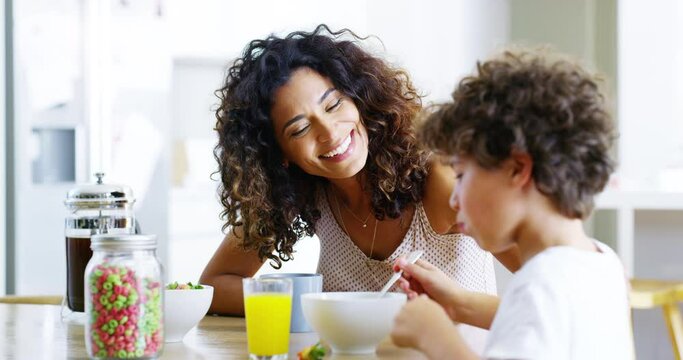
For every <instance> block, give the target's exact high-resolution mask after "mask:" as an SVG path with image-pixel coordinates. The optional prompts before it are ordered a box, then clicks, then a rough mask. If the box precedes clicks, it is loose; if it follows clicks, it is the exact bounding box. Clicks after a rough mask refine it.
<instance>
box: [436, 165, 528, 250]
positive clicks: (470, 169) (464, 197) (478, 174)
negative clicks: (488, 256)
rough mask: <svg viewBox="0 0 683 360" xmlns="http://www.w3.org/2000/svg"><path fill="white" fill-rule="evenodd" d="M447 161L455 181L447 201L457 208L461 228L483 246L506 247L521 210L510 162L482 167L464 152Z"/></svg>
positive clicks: (502, 248) (509, 242) (487, 247)
mask: <svg viewBox="0 0 683 360" xmlns="http://www.w3.org/2000/svg"><path fill="white" fill-rule="evenodd" d="M450 163H451V166H452V167H453V170H454V171H455V177H456V182H455V185H454V187H453V191H452V192H451V198H450V201H449V203H450V206H451V208H453V210H455V211H457V212H458V223H459V225H460V227H461V231H462V232H463V233H465V234H467V235H470V236H472V237H473V238H474V239H475V240H476V241H477V243H478V244H479V246H480V247H481V248H482V249H484V250H487V251H490V252H492V253H497V252H500V251H505V250H507V249H508V248H509V247H510V246H512V245H513V244H514V243H513V241H512V239H513V237H514V232H515V228H516V227H517V224H518V223H519V220H520V218H521V213H522V211H523V209H522V208H521V207H523V206H521V205H520V204H521V203H520V201H519V199H516V197H517V196H518V195H517V194H518V192H517V191H516V190H517V189H518V187H516V186H515V184H514V182H513V179H512V177H513V176H514V169H513V166H514V164H512V161H506V162H504V163H503V164H501V166H500V167H499V168H495V169H485V168H483V167H481V166H480V165H479V164H478V163H477V162H476V161H475V160H474V159H472V158H470V157H467V156H454V157H452V158H451V161H450ZM515 200H517V201H515Z"/></svg>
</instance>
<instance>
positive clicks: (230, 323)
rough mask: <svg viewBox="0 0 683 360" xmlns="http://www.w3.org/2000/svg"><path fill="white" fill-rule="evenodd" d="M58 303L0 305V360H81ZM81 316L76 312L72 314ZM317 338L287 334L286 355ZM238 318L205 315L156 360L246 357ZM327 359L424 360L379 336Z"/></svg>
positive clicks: (76, 332) (73, 327)
mask: <svg viewBox="0 0 683 360" xmlns="http://www.w3.org/2000/svg"><path fill="white" fill-rule="evenodd" d="M60 309H61V307H60V306H56V305H24V304H21V305H19V304H0V359H32V360H38V359H50V360H51V359H87V353H86V351H85V339H84V336H83V332H84V326H83V323H82V322H80V321H76V320H74V319H73V318H72V319H71V320H66V321H62V319H61V316H60ZM78 315H81V314H78ZM317 340H318V336H317V335H316V334H315V333H302V334H291V336H290V342H289V349H290V351H289V355H290V356H289V358H290V359H296V352H298V351H299V350H301V349H302V348H303V347H305V346H308V345H311V344H314V343H315V342H316V341H317ZM247 358H248V353H247V334H246V328H245V326H244V319H243V318H231V317H219V316H207V317H205V318H204V319H202V321H201V322H200V323H199V325H198V326H197V327H196V328H194V329H192V330H190V332H189V333H188V334H187V335H186V336H185V338H184V339H183V342H179V343H167V344H165V347H164V351H163V353H162V355H161V359H247ZM327 358H329V359H339V360H342V359H353V360H360V359H424V357H423V356H422V355H421V354H420V353H418V352H415V351H413V350H409V349H400V348H397V347H396V346H394V345H393V344H392V343H391V341H390V340H389V339H388V338H387V339H385V340H384V341H383V342H382V343H381V344H380V346H379V348H378V349H377V353H376V354H373V355H363V356H344V355H334V354H332V355H330V356H328V357H327Z"/></svg>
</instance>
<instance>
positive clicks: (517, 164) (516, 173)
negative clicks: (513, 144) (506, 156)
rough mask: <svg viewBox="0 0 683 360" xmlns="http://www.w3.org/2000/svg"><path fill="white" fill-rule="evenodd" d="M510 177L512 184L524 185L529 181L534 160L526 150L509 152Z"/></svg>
mask: <svg viewBox="0 0 683 360" xmlns="http://www.w3.org/2000/svg"><path fill="white" fill-rule="evenodd" d="M510 162H511V172H510V176H511V177H510V178H511V180H512V182H513V183H514V184H517V185H522V186H524V185H526V184H528V183H529V182H530V181H531V175H532V172H533V169H534V162H533V160H532V159H531V156H530V155H529V153H527V152H523V151H516V150H513V151H512V153H511V154H510Z"/></svg>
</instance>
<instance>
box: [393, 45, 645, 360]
mask: <svg viewBox="0 0 683 360" xmlns="http://www.w3.org/2000/svg"><path fill="white" fill-rule="evenodd" d="M549 55H550V54H540V53H534V52H529V51H519V52H506V53H504V54H503V55H502V56H500V57H498V58H496V59H493V60H490V61H488V62H485V63H483V64H479V65H478V67H477V74H476V75H474V76H471V77H467V78H465V79H464V80H463V81H462V82H461V83H460V85H459V86H458V88H457V89H456V90H455V92H454V93H453V103H450V104H447V105H444V106H442V107H441V108H440V109H439V110H438V111H436V112H435V113H433V114H432V115H430V116H429V118H428V119H427V120H426V122H425V123H424V124H423V126H422V128H421V132H420V136H421V138H422V140H423V141H424V142H425V143H426V145H427V146H428V147H430V148H432V149H434V150H435V151H436V152H437V153H441V154H442V155H445V156H446V158H447V159H448V161H449V163H450V164H451V165H452V167H453V169H454V171H455V174H456V178H457V182H456V185H455V187H454V188H453V192H452V195H451V199H450V205H451V207H452V208H453V209H455V210H457V211H458V221H459V225H460V226H461V231H462V232H465V233H467V234H468V235H471V236H472V237H474V238H475V239H476V240H477V242H478V244H479V246H480V247H482V248H483V249H484V250H488V251H490V252H492V253H497V252H501V251H505V250H508V249H510V248H511V247H513V246H514V245H515V244H516V245H517V247H518V249H519V251H520V255H521V260H522V263H523V265H522V268H521V269H520V270H519V271H517V272H516V273H515V275H514V277H513V279H512V280H511V282H510V284H509V285H508V289H507V291H506V293H505V294H504V296H503V297H502V300H501V301H500V303H499V302H498V299H497V298H495V297H492V296H489V295H485V294H478V293H473V292H468V291H466V290H464V289H462V288H457V287H455V286H454V285H453V283H452V282H451V281H448V279H447V278H446V277H445V276H444V275H443V274H442V273H441V272H440V271H439V270H438V269H436V268H435V267H433V266H432V265H430V264H428V263H426V262H424V261H418V262H417V263H416V264H414V265H409V264H406V263H405V261H403V260H401V261H399V262H398V263H397V265H396V268H397V269H398V268H401V269H403V270H404V273H403V274H404V277H403V278H402V279H401V287H402V288H403V290H404V291H405V292H406V293H407V294H408V296H409V298H410V299H412V300H411V301H409V302H408V303H407V304H406V306H405V307H404V308H403V309H402V311H401V313H400V314H399V315H398V316H397V318H396V320H395V324H394V329H393V331H392V335H391V336H392V339H393V341H394V342H395V343H396V344H397V345H399V346H410V347H414V348H417V349H418V350H421V351H422V352H424V353H425V354H426V355H427V356H428V357H429V358H431V359H472V358H476V355H475V354H474V353H473V352H472V351H471V350H470V349H469V348H468V347H467V345H466V344H465V343H464V342H463V340H462V338H461V337H460V335H459V333H458V331H457V330H456V328H455V326H454V324H453V321H457V322H466V323H469V324H471V325H476V326H479V327H483V328H489V327H490V333H489V338H488V341H487V345H486V347H485V350H484V354H483V357H484V358H487V359H553V360H556V359H581V360H587V359H600V360H605V359H631V358H633V344H632V338H631V332H630V320H629V305H628V299H627V285H626V280H625V277H624V272H623V267H622V265H621V263H620V261H619V259H618V258H617V256H616V255H615V254H614V252H613V251H612V250H611V249H610V248H609V247H607V246H606V245H604V244H602V243H600V242H598V241H596V240H594V239H591V238H589V237H588V236H587V235H586V234H585V232H584V230H583V226H582V219H584V218H585V217H587V216H588V215H589V214H590V212H591V210H592V208H593V197H594V195H595V194H597V193H599V192H600V191H602V189H603V188H604V187H605V184H606V183H607V181H608V179H609V176H610V174H611V173H612V171H613V169H614V165H613V162H612V161H611V160H610V157H609V149H610V146H611V144H612V141H613V139H614V136H613V132H612V131H613V130H612V124H611V119H610V116H609V115H608V113H607V110H606V107H605V102H604V98H603V96H602V95H601V94H600V92H599V90H598V86H597V84H596V81H595V80H594V78H593V77H592V76H590V75H589V74H588V73H586V72H585V71H584V70H583V69H581V68H580V67H578V66H576V65H574V64H573V63H571V62H569V61H566V60H562V59H555V58H553V57H551V56H549ZM420 294H421V295H420Z"/></svg>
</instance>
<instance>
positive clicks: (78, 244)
mask: <svg viewBox="0 0 683 360" xmlns="http://www.w3.org/2000/svg"><path fill="white" fill-rule="evenodd" d="M95 176H96V177H97V183H96V184H84V185H79V186H77V187H76V188H74V189H71V190H70V191H69V192H68V193H67V195H66V200H65V201H64V204H65V205H66V208H67V210H68V211H69V212H68V214H67V216H66V221H65V226H64V235H65V236H66V297H65V302H66V305H67V306H68V307H69V309H71V310H72V311H77V312H83V310H84V306H83V304H84V295H83V274H84V272H85V266H86V265H87V264H88V261H89V260H90V257H91V256H92V250H90V237H91V236H93V235H95V234H133V233H136V232H139V230H138V229H139V227H138V225H137V222H136V221H135V217H134V215H133V203H135V198H134V197H133V192H132V191H131V189H130V188H129V187H128V186H125V185H114V184H104V183H102V178H103V177H104V173H96V174H95Z"/></svg>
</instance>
